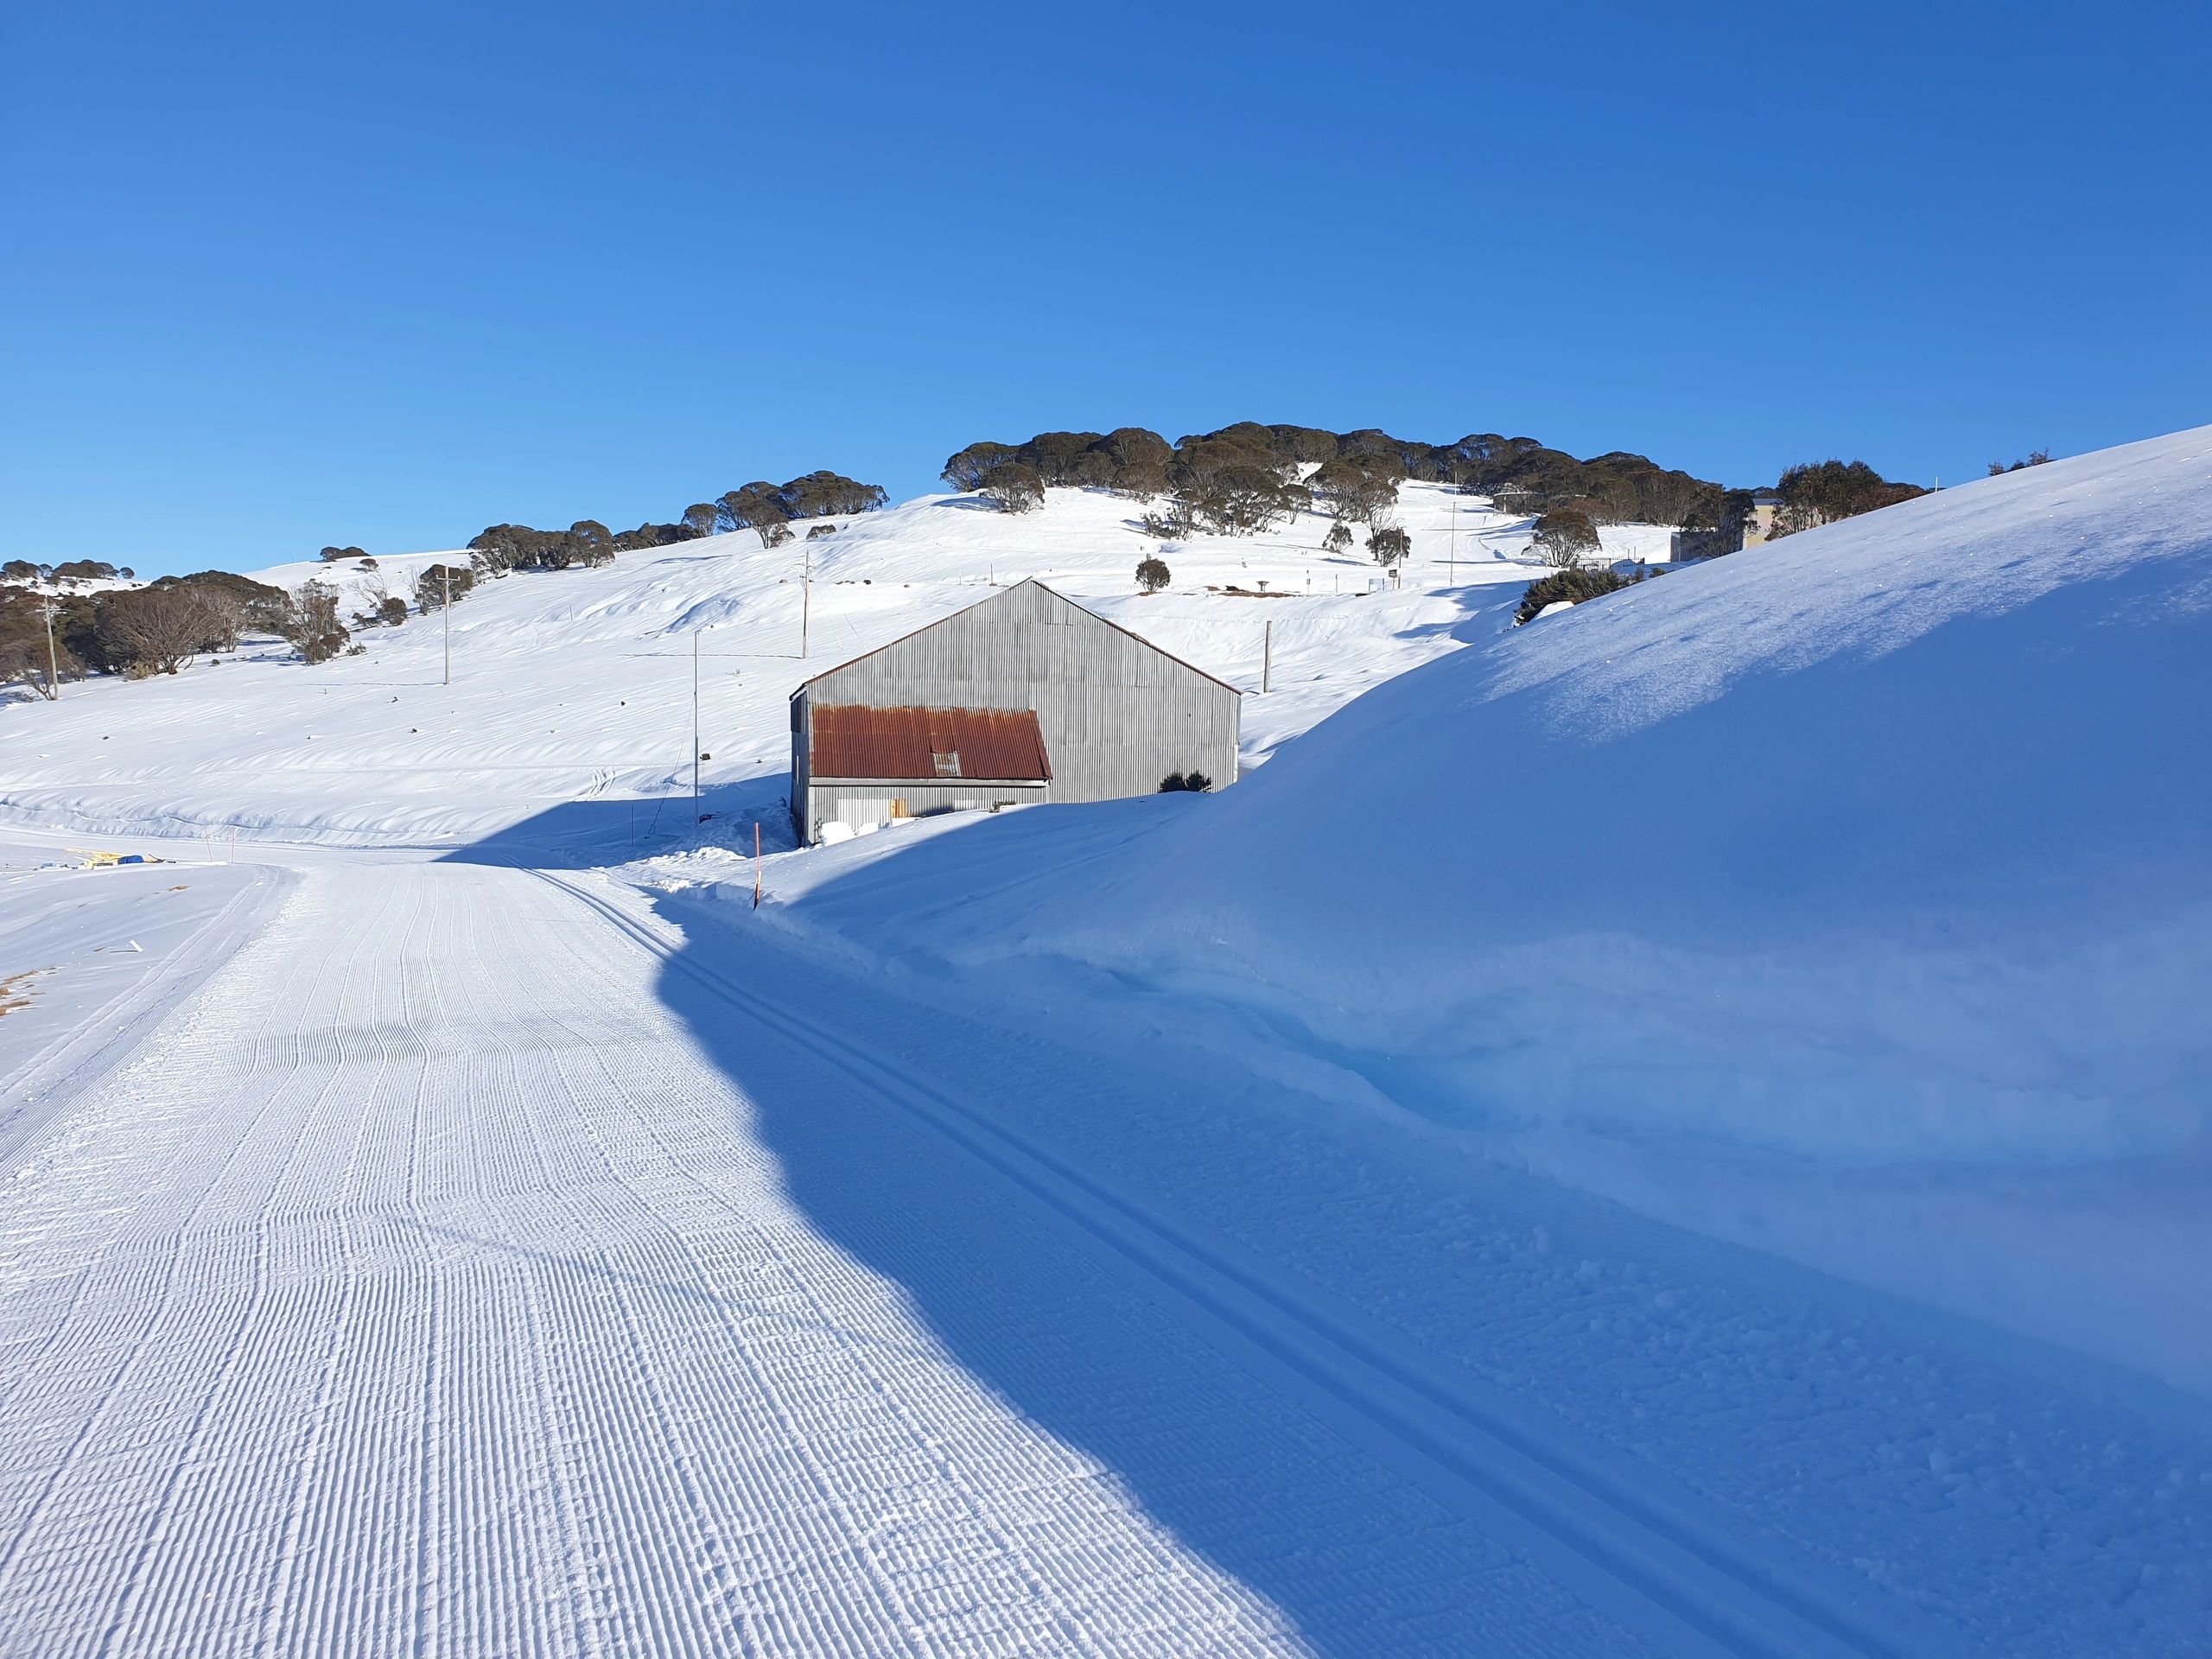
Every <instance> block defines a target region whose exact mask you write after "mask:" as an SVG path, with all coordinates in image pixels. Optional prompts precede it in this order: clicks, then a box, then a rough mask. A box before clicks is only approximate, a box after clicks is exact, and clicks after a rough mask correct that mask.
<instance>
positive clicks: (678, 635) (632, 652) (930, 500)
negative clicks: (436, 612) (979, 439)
mask: <svg viewBox="0 0 2212 1659" xmlns="http://www.w3.org/2000/svg"><path fill="white" fill-rule="evenodd" d="M1140 511H1141V508H1140V505H1138V504H1135V503H1132V502H1130V501H1128V500H1126V499H1121V498H1117V497H1115V496H1111V495H1107V494H1103V493H1091V492H1084V491H1072V490H1065V491H1064V490H1055V491H1052V492H1051V493H1050V494H1049V497H1048V499H1047V502H1046V505H1045V507H1044V508H1043V509H1042V510H1041V511H1039V512H1034V513H1031V514H1027V515H1025V516H1022V517H1019V518H1010V517H1007V516H1006V515H1004V514H1001V513H999V512H995V511H992V510H990V509H989V508H988V505H987V504H985V503H983V502H982V501H980V500H978V499H975V498H973V497H957V496H938V497H925V498H924V499H920V500H917V501H913V502H910V503H907V504H906V505H902V506H899V507H895V508H893V509H891V510H890V511H887V512H881V513H876V514H871V515H868V516H867V517H864V518H860V519H857V520H853V521H844V522H841V527H840V528H839V529H838V530H837V531H836V533H835V534H833V535H829V536H826V537H821V538H819V539H817V540H813V541H811V542H807V541H795V542H793V543H790V544H789V545H786V546H785V547H782V548H779V549H776V550H764V549H762V547H761V546H760V540H759V538H758V537H756V536H755V535H753V533H752V532H751V531H741V532H740V533H738V534H736V535H734V536H724V537H715V538H712V539H709V540H706V541H699V542H690V543H682V544H679V545H677V546H675V547H672V548H668V549H664V550H658V551H656V552H652V553H632V554H626V555H624V556H622V557H621V558H620V559H619V560H618V561H617V562H616V563H614V564H613V565H612V566H610V567H607V568H604V569H597V570H570V571H563V572H556V573H543V574H531V573H523V574H518V575H512V576H510V577H508V578H506V579H505V580H504V581H501V582H493V583H489V584H487V585H486V587H484V588H481V589H480V590H479V591H478V592H477V593H476V594H474V595H472V596H471V597H469V598H467V600H465V601H462V602H461V603H460V604H458V605H456V606H455V607H454V611H453V616H452V621H453V642H452V649H453V683H452V684H451V685H449V686H448V685H446V684H444V683H442V675H443V672H444V665H443V664H444V650H445V639H444V632H443V625H442V619H441V618H439V617H437V616H429V617H424V616H419V615H417V616H411V617H410V619H409V620H407V622H406V623H405V624H404V625H403V626H401V627H399V628H397V629H368V630H364V631H362V632H359V634H358V635H357V639H358V641H359V643H360V644H362V645H365V647H366V648H367V649H366V652H365V654H364V655H362V656H360V657H355V658H340V660H338V661H335V662H332V663H329V664H324V665H321V666H320V667H317V668H312V669H310V668H308V667H305V666H304V665H302V664H299V663H297V662H296V661H293V660H290V659H289V653H288V652H285V651H284V650H283V648H281V647H278V646H276V645H263V646H259V647H255V646H251V645H250V646H249V647H248V648H247V649H246V650H245V652H241V653H240V654H239V655H238V656H237V657H235V658H224V659H223V660H222V661H220V662H219V663H207V662H203V663H200V664H197V665H195V666H194V667H193V668H191V669H189V670H188V671H186V672H184V673H183V674H181V675H180V676H178V677H176V678H175V679H162V680H156V681H152V682H146V683H135V684H126V683H121V682H118V681H111V680H101V681H94V682H90V683H84V684H79V685H73V686H70V687H69V688H67V692H66V693H65V696H63V698H62V701H61V702H60V703H59V704H58V705H51V706H49V705H45V704H30V703H23V704H22V705H19V706H16V707H14V708H10V709H6V710H5V711H4V713H0V746H3V747H0V753H4V758H5V762H6V764H5V767H4V783H0V816H4V817H9V818H11V819H14V820H16V821H17V822H28V823H46V824H51V825H60V826H67V827H71V828H76V829H101V830H106V831H110V832H114V831H121V830H136V831H141V832H145V833H155V834H159V833H194V831H195V830H196V829H197V827H198V826H200V825H204V824H208V823H215V824H226V825H235V826H239V827H241V828H242V829H244V830H245V832H246V833H248V834H251V835H258V836H282V837H286V838H292V839H303V840H318V841H327V842H415V843H439V842H465V841H469V840H474V839H477V838H480V837H481V836H486V835H488V834H491V833H493V832H495V831H498V830H500V829H505V828H508V827H510V826H512V825H515V824H517V823H521V822H523V821H524V820H531V819H537V818H540V817H543V818H544V821H545V822H546V823H548V824H555V825H566V826H568V827H569V828H572V829H581V830H584V831H587V832H590V833H594V834H596V835H597V836H599V838H600V839H601V840H602V841H604V840H607V839H609V838H613V839H617V840H621V841H624V842H626V840H627V837H628V835H629V825H630V817H631V814H630V810H629V806H628V804H627V803H629V802H632V801H639V802H642V803H645V804H643V805H641V807H640V809H639V814H640V822H641V823H646V824H657V825H658V826H659V827H660V828H665V823H661V821H660V820H659V819H657V818H656V817H655V816H654V805H653V804H655V803H658V802H659V801H662V800H665V799H671V798H674V797H676V796H677V795H679V794H680V795H682V796H683V797H685V798H688V796H689V793H690V785H691V769H690V743H691V715H692V702H691V689H692V664H691V653H692V650H693V647H694V643H695V640H694V637H695V636H696V642H697V645H698V647H699V649H700V651H701V652H702V662H701V682H702V685H701V698H700V702H701V721H702V747H703V748H704V749H705V751H706V752H707V753H709V755H711V756H712V757H713V758H712V760H709V762H707V763H706V764H705V767H704V783H705V785H706V787H707V789H708V791H709V794H710V799H709V808H710V809H712V810H720V811H721V812H724V813H727V812H729V811H733V810H734V811H747V810H759V811H760V812H761V813H762V814H763V815H764V816H765V817H766V818H767V820H768V821H769V822H770V823H771V824H772V823H774V822H775V821H776V819H777V818H778V817H779V808H778V807H777V804H778V803H779V802H780V801H781V799H782V797H783V792H784V783H785V772H786V769H787V767H788V765H789V759H790V752H789V741H790V740H789V735H788V716H787V711H786V708H785V700H786V698H787V697H788V696H789V695H790V693H791V690H793V688H795V687H796V686H797V685H798V683H799V682H800V681H801V680H802V679H804V678H805V677H807V676H808V675H809V674H810V673H813V672H817V671H820V670H821V669H823V668H826V667H829V666H831V665H832V664H836V663H839V662H842V661H844V660H845V659H847V658H850V657H853V656H855V655H858V654H859V653H861V652H865V651H868V650H871V649H873V648H874V647H875V646H876V645H881V644H884V643H885V642H887V641H888V640H891V639H896V638H898V637H899V635H901V634H904V633H906V632H910V631H911V630H912V629H914V628H917V627H919V626H923V625H924V624H925V623H927V622H929V621H931V620H935V619H936V618H937V617H939V616H942V615H944V614H946V613H950V612H951V611H954V610H957V609H958V608H960V607H963V606H965V605H968V604H970V603H973V602H974V601H976V600H978V599H981V598H982V597H984V596H985V595H986V594H988V592H989V591H990V589H989V584H990V583H992V582H998V583H1001V584H1003V583H1006V582H1010V581H1015V580H1019V579H1020V578H1022V577H1026V576H1041V577H1044V578H1046V580H1048V581H1050V582H1052V583H1053V584H1054V585H1055V586H1056V587H1058V588H1060V590H1061V591H1063V592H1065V593H1066V594H1068V595H1069V596H1070V597H1071V598H1074V599H1077V600H1078V601H1082V602H1083V603H1085V604H1089V605H1092V606H1094V607H1096V608H1098V609H1100V610H1101V611H1103V612H1104V613H1106V614H1107V615H1109V616H1110V617H1112V618H1113V620H1116V621H1117V622H1119V623H1122V625H1124V626H1128V627H1130V628H1133V629H1135V631H1137V632H1141V633H1143V634H1145V635H1146V636H1147V637H1148V638H1150V639H1154V640H1155V641H1157V642H1158V643H1159V644H1160V645H1162V646H1163V647H1165V648H1166V649H1167V650H1169V651H1171V652H1175V653H1176V654H1178V655H1179V656H1182V657H1185V658H1188V659H1189V660H1191V661H1192V662H1194V663H1197V664H1199V665H1201V666H1203V667H1205V668H1206V669H1208V670H1210V671H1212V672H1214V673H1216V674H1218V675H1221V676H1222V677H1224V678H1227V679H1230V680H1231V681H1232V682H1233V683H1236V684H1238V685H1243V686H1249V687H1251V688H1253V689H1255V690H1256V689H1257V688H1258V687H1259V685H1260V683H1261V677H1262V656H1263V653H1264V651H1265V642H1266V625H1267V624H1268V623H1269V622H1270V621H1271V622H1272V623H1273V624H1274V685H1275V686H1276V688H1277V690H1276V694H1275V695H1274V696H1271V697H1268V698H1267V699H1264V700H1262V699H1256V698H1255V699H1254V700H1253V701H1252V702H1251V703H1250V705H1249V708H1248V709H1247V711H1246V721H1245V734H1246V752H1247V760H1248V762H1251V761H1256V760H1262V759H1263V758H1264V757H1265V756H1266V755H1267V754H1268V752H1269V751H1270V750H1271V749H1272V748H1273V747H1274V746H1275V745H1276V744H1277V743H1279V742H1281V741H1282V740H1283V739H1284V738H1285V737H1287V736H1289V735H1291V734H1294V733H1296V732H1300V731H1302V730H1304V729H1305V728H1306V727H1308V726H1310V725H1312V724H1313V721H1316V720H1318V719H1319V718H1321V717H1322V716H1323V715H1326V714H1327V713H1329V712H1331V711H1332V710H1333V709H1337V708H1338V707H1340V706H1341V705H1342V704H1343V703H1344V702H1345V701H1346V700H1347V699H1348V698H1350V697H1352V696H1356V695H1357V694H1358V693H1359V692H1361V691H1363V690H1366V689H1367V688H1368V687H1369V686H1370V685H1373V684H1375V683H1376V682H1378V681H1380V680H1382V679H1385V678H1387V677H1389V676H1391V675H1394V674H1396V673H1398V672H1401V671H1403V670H1405V669H1407V668H1408V667H1411V666H1413V665H1414V664H1418V663H1421V662H1422V661H1425V660H1427V658H1431V657H1433V656H1435V655H1437V654H1438V653H1440V652H1444V651H1446V650H1449V649H1451V648H1452V646H1454V645H1456V644H1457V643H1458V640H1457V639H1455V637H1454V634H1453V629H1454V627H1455V626H1457V625H1459V624H1460V623H1462V622H1464V621H1465V616H1466V613H1467V611H1468V610H1469V609H1470V608H1479V609H1482V610H1484V611H1485V612H1486V613H1487V612H1488V611H1490V610H1492V609H1495V608H1497V607H1498V606H1499V605H1501V604H1509V602H1510V601H1511V600H1512V599H1514V598H1516V597H1517V595H1518V593H1519V590H1520V587H1521V585H1522V584H1523V583H1525V582H1527V581H1528V580H1529V577H1530V575H1532V574H1534V573H1533V572H1532V571H1531V570H1530V569H1529V568H1527V567H1526V566H1524V565H1522V563H1518V558H1519V556H1520V555H1521V554H1522V551H1523V550H1524V549H1525V547H1526V545H1527V542H1528V539H1529V537H1528V528H1527V521H1526V520H1525V519H1520V518H1510V517H1508V516H1506V515H1503V514H1498V513H1494V512H1484V511H1481V510H1479V508H1478V505H1477V504H1476V503H1475V502H1474V501H1472V500H1470V499H1465V498H1457V499H1455V498H1454V497H1453V496H1452V494H1451V493H1448V492H1446V491H1444V490H1441V489H1439V488H1436V487H1433V486H1423V485H1418V484H1416V485H1409V486H1407V487H1406V489H1405V491H1404V494H1403V498H1402V503H1401V507H1400V512H1399V517H1400V522H1401V523H1402V524H1405V525H1406V526H1407V527H1408V529H1409V530H1410V531H1412V532H1413V536H1414V560H1413V562H1412V563H1411V565H1410V567H1409V568H1408V571H1407V573H1406V575H1405V578H1404V583H1403V587H1402V588H1390V589H1389V590H1384V585H1383V578H1382V576H1381V575H1380V574H1379V573H1378V572H1377V570H1376V567H1375V566H1374V565H1373V564H1372V563H1367V562H1364V561H1363V560H1361V559H1358V558H1340V557H1332V556H1329V555H1326V554H1325V553H1324V552H1323V551H1322V550H1321V547H1320V542H1321V537H1322V535H1323V534H1324V532H1325V529H1326V527H1327V521H1326V520H1325V519H1323V518H1319V517H1317V516H1314V515H1310V514H1309V515H1306V516H1305V517H1303V518H1300V519H1299V520H1298V521H1297V522H1296V523H1295V524H1292V525H1291V526H1289V527H1288V528H1287V529H1286V530H1285V531H1281V533H1279V534H1276V535H1273V536H1268V537H1258V538H1239V539H1226V540H1224V539H1217V538H1201V539H1199V540H1197V541H1194V542H1192V543H1184V544H1176V545H1172V546H1170V547H1169V548H1167V549H1166V558H1167V560H1168V562H1169V563H1170V565H1171V567H1172V569H1173V573H1174V582H1173V587H1172V588H1170V590H1169V591H1168V592H1166V593H1165V594H1158V595H1154V596H1152V597H1142V596H1140V595H1138V594H1136V593H1135V576H1134V572H1135V568H1136V564H1137V562H1138V560H1140V559H1141V558H1142V557H1144V556H1146V555H1147V554H1149V553H1152V552H1154V551H1155V550H1157V549H1158V546H1159V544H1158V543H1155V542H1154V541H1153V540H1151V539H1149V538H1147V537H1145V536H1143V535H1142V534H1141V533H1140V532H1139V531H1138V530H1137V528H1136V525H1135V518H1136V517H1137V515H1138V513H1139V512H1140ZM1609 535H1610V536H1611V537H1612V543H1611V544H1610V545H1609V550H1611V551H1615V552H1617V553H1618V554H1619V555H1621V556H1651V555H1652V553H1653V551H1654V550H1655V548H1656V549H1659V550H1663V545H1664V532H1663V531H1660V532H1655V531H1650V530H1649V529H1646V528H1643V527H1639V526H1627V527H1624V528H1622V529H1619V530H1616V531H1609ZM1455 549H1456V555H1457V556H1456V557H1455V556H1454V554H1455ZM1661 556H1663V551H1662V553H1661ZM452 557H455V556H454V555H451V554H444V555H441V554H435V553H423V554H413V555H401V556H387V557H383V558H380V559H379V560H378V569H376V570H375V571H373V572H365V571H362V570H361V569H359V566H358V565H357V564H355V563H351V562H348V563H342V564H338V565H325V564H321V563H301V564H294V565H286V566H282V567H279V568H277V569H273V570H265V571H260V572H256V573H254V574H256V575H257V576H258V578H259V579H261V580H263V581H265V582H273V583H277V584H278V585H281V586H284V587H287V588H297V587H298V586H299V585H300V584H302V583H303V582H307V581H308V580H310V579H318V580H325V581H330V582H334V583H336V584H337V585H338V586H339V587H340V590H341V594H342V597H343V601H344V609H345V611H346V613H347V614H349V615H350V614H351V613H353V612H355V611H357V610H361V609H366V608H369V607H372V605H373V604H374V603H375V602H376V601H378V600H379V599H381V598H382V597H384V596H385V594H397V595H399V596H402V597H406V596H409V595H411V594H412V592H413V589H414V584H415V580H416V575H417V574H418V572H419V571H420V570H421V569H423V568H425V567H427V566H429V565H430V564H432V563H436V562H437V561H438V560H439V559H440V558H452ZM808 560H811V563H812V569H813V576H814V580H813V583H812V601H811V622H810V628H809V631H808V638H807V641H806V644H807V647H808V654H807V656H806V658H804V660H803V659H802V658H801V656H800V645H801V610H802V601H801V588H802V582H801V573H802V570H803V569H804V565H805V562H806V561H808ZM1231 587H1236V588H1243V589H1245V590H1246V591H1247V593H1249V594H1257V593H1260V592H1262V591H1264V592H1265V593H1268V594H1286V593H1287V594H1290V595H1292V596H1293V597H1291V598H1288V599H1283V598H1266V599H1261V598H1254V597H1237V596H1233V595H1230V594H1226V593H1224V592H1218V591H1213V590H1218V589H1226V588H1231ZM1509 607H1510V604H1509ZM556 813H559V814H563V815H565V816H563V817H557V818H556V817H550V816H547V815H554V814H556ZM664 817H665V820H666V822H667V823H674V822H677V821H678V820H683V821H685V822H686V823H687V825H688V817H689V814H688V812H687V811H684V810H680V809H678V808H676V807H673V806H671V808H669V809H668V810H667V811H666V812H665V814H664Z"/></svg>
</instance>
